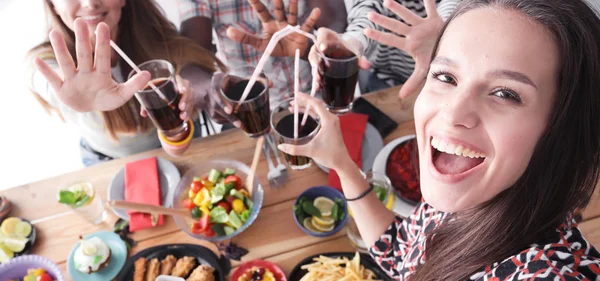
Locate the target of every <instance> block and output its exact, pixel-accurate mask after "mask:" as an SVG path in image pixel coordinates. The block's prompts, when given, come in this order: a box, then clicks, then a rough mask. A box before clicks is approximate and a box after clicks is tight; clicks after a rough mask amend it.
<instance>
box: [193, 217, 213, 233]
mask: <svg viewBox="0 0 600 281" xmlns="http://www.w3.org/2000/svg"><path fill="white" fill-rule="evenodd" d="M209 227H210V215H205V216H203V217H202V219H200V220H199V221H195V222H193V223H192V233H194V234H201V233H202V232H204V231H206V230H207V229H208V228H209Z"/></svg>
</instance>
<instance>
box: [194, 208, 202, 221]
mask: <svg viewBox="0 0 600 281" xmlns="http://www.w3.org/2000/svg"><path fill="white" fill-rule="evenodd" d="M200 217H202V211H201V210H200V207H198V206H196V207H194V209H192V218H195V219H198V218H200Z"/></svg>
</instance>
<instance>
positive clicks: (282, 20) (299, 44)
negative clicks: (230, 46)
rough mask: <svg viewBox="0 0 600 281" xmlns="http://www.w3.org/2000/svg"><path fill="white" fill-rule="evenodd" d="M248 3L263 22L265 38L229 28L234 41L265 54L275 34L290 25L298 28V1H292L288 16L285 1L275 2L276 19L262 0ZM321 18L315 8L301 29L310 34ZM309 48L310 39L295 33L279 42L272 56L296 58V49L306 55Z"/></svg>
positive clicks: (229, 34)
mask: <svg viewBox="0 0 600 281" xmlns="http://www.w3.org/2000/svg"><path fill="white" fill-rule="evenodd" d="M248 2H249V3H250V5H251V6H252V9H253V10H254V12H255V13H256V14H257V15H258V18H259V19H260V21H261V22H262V27H263V28H262V29H263V36H262V37H258V36H256V35H254V34H249V33H247V32H245V31H243V30H241V29H238V28H235V27H229V28H228V29H227V36H229V38H231V39H232V40H235V41H237V42H240V43H243V44H247V45H250V46H252V47H254V48H255V49H257V50H258V51H260V52H264V51H265V50H266V48H267V45H268V44H269V41H271V38H272V37H273V35H274V34H275V32H277V31H280V30H282V29H283V28H285V27H286V26H288V25H291V26H296V25H297V24H298V0H290V4H289V12H288V14H287V15H286V14H285V7H284V6H283V0H273V5H274V7H275V16H274V17H273V16H272V15H271V14H270V13H269V10H268V9H267V7H265V5H264V4H263V3H262V2H261V1H260V0H248ZM320 16H321V10H320V9H319V8H314V9H313V10H312V11H311V12H310V15H308V18H307V19H306V20H305V21H304V23H303V24H302V27H301V28H300V29H302V30H303V31H305V32H310V31H311V30H312V29H313V27H314V25H315V23H317V20H319V17H320ZM307 48H308V38H306V37H305V36H304V35H302V34H298V33H296V32H294V33H292V34H289V35H287V36H285V37H283V38H281V40H279V42H278V43H277V46H276V47H275V49H273V52H272V53H271V56H274V57H294V55H295V52H296V49H300V52H301V53H302V54H304V53H306V49H307Z"/></svg>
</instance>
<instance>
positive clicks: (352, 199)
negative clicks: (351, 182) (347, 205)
mask: <svg viewBox="0 0 600 281" xmlns="http://www.w3.org/2000/svg"><path fill="white" fill-rule="evenodd" d="M374 187H375V186H374V185H369V189H367V190H365V191H364V192H363V193H361V194H360V195H359V196H358V197H356V198H351V199H348V198H346V196H344V198H345V199H346V201H348V202H350V201H356V200H359V199H362V198H363V197H365V196H367V194H369V192H371V191H373V188H374Z"/></svg>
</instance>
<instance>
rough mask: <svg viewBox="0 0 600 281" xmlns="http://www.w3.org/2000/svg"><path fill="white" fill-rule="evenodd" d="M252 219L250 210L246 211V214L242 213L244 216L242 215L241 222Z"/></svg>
mask: <svg viewBox="0 0 600 281" xmlns="http://www.w3.org/2000/svg"><path fill="white" fill-rule="evenodd" d="M249 218H250V210H246V211H244V212H242V214H240V220H242V222H244V223H245V222H246V221H247V220H248V219H249Z"/></svg>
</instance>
